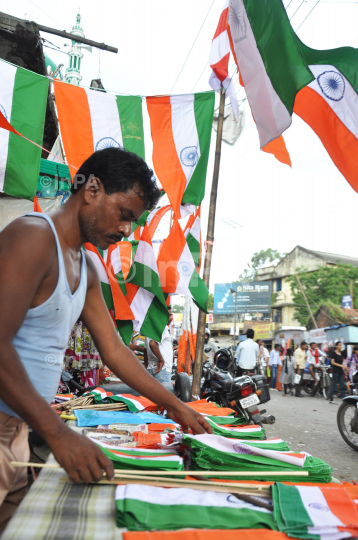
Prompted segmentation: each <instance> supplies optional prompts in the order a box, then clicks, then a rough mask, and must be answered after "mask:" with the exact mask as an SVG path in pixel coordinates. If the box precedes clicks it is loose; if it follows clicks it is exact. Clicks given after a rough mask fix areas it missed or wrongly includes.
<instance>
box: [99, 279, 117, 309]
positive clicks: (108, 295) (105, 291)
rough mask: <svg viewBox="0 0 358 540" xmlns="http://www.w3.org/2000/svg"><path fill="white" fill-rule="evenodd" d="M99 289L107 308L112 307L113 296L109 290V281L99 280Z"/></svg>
mask: <svg viewBox="0 0 358 540" xmlns="http://www.w3.org/2000/svg"><path fill="white" fill-rule="evenodd" d="M101 289H102V295H103V298H104V301H105V302H106V306H107V308H108V309H114V303H113V296H112V291H111V286H110V284H109V283H104V282H103V281H101Z"/></svg>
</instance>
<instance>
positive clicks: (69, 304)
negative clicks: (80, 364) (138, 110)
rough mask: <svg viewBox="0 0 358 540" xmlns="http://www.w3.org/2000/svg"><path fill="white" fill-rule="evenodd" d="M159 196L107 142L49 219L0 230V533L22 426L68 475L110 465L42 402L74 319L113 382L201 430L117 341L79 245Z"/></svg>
mask: <svg viewBox="0 0 358 540" xmlns="http://www.w3.org/2000/svg"><path fill="white" fill-rule="evenodd" d="M159 194H160V192H159V190H158V189H157V187H156V184H155V182H154V181H153V172H152V171H151V170H150V169H149V168H148V166H147V165H146V163H145V162H144V161H143V160H142V159H141V158H140V157H138V156H137V155H135V154H132V153H130V152H126V151H124V150H122V149H118V148H107V149H105V150H102V151H99V152H95V153H94V154H93V155H92V156H90V158H88V159H87V160H86V161H85V162H84V164H83V165H82V166H81V167H80V169H79V171H78V173H77V175H76V177H75V179H74V183H73V186H72V195H71V197H70V199H69V200H68V202H67V203H66V204H65V205H64V206H63V207H61V209H60V210H58V211H56V212H54V213H52V214H51V216H50V219H49V218H48V216H47V218H46V216H45V218H44V215H42V214H37V215H32V216H31V215H30V216H26V217H22V218H19V219H16V220H15V221H13V222H12V223H10V224H9V225H8V226H7V227H6V228H5V229H4V230H3V231H2V232H1V233H0V299H1V310H0V343H1V348H0V535H1V531H2V530H3V528H4V526H5V524H6V522H7V521H8V520H9V518H10V517H11V515H12V513H13V512H14V511H15V509H16V507H17V505H18V504H19V502H20V500H21V498H22V497H23V495H24V491H25V487H26V468H24V469H13V468H12V467H11V466H10V461H11V460H17V461H28V458H29V451H28V444H27V425H30V426H31V427H32V428H33V429H34V430H35V431H36V432H37V433H38V434H39V435H40V436H41V437H43V439H44V440H45V441H46V443H47V444H48V445H49V447H50V449H51V450H52V452H53V454H54V456H55V458H56V460H57V461H58V463H59V464H60V465H61V466H62V467H63V468H64V469H65V470H66V471H67V473H68V475H69V477H70V478H71V479H72V480H73V481H74V482H90V481H93V480H95V481H96V480H99V479H100V478H101V477H102V475H103V471H105V473H106V475H107V477H108V478H112V477H113V474H114V471H113V465H112V463H111V461H109V460H108V458H107V457H106V456H105V455H104V454H103V453H102V451H101V450H100V449H99V447H98V446H96V445H95V444H93V443H92V442H91V441H90V440H89V439H88V438H86V437H83V436H82V435H79V434H78V433H75V432H74V431H72V430H70V429H69V428H68V427H67V426H66V425H65V424H64V423H63V422H62V420H61V419H60V418H59V417H58V415H57V414H56V413H55V411H54V410H53V409H51V407H50V406H49V403H50V402H51V400H52V399H53V397H54V393H55V392H56V388H57V386H56V385H57V384H58V382H59V376H60V372H61V366H62V360H63V353H64V350H65V347H66V343H67V339H68V337H69V333H70V330H71V327H72V325H73V324H74V323H75V322H76V320H77V318H78V317H79V316H80V318H81V320H82V321H83V323H84V324H85V325H86V327H87V328H88V329H89V331H90V333H91V335H92V337H93V339H94V341H95V343H96V346H97V348H98V350H99V353H100V355H101V358H102V359H103V360H104V362H105V363H106V365H107V366H108V367H109V368H110V369H111V370H112V371H113V372H114V373H115V374H116V375H117V376H118V377H119V378H120V379H121V380H122V381H124V382H125V383H126V384H128V385H129V386H130V387H132V388H133V389H135V390H137V391H138V392H139V393H140V394H141V395H143V396H146V397H147V398H148V399H150V400H152V401H154V402H155V403H157V404H158V405H161V406H162V407H164V408H165V409H166V410H167V411H168V413H169V416H170V417H171V418H172V419H173V420H176V421H178V422H179V423H181V424H182V425H183V426H185V427H190V428H191V429H192V430H193V432H194V433H204V432H205V430H206V431H208V432H209V433H210V432H211V429H210V426H209V425H208V423H207V422H206V420H205V419H204V418H203V416H201V415H200V414H198V413H196V412H195V411H194V410H193V409H191V408H189V407H187V405H185V404H184V403H182V402H181V401H179V400H178V399H177V398H176V397H175V396H174V395H173V394H172V393H170V392H169V391H168V390H167V389H166V388H165V387H164V386H163V385H162V384H160V383H159V382H158V381H157V380H155V378H154V377H152V376H151V375H150V374H149V373H148V372H147V371H146V370H145V368H144V367H143V366H142V365H141V363H140V362H139V361H138V360H137V358H136V356H135V355H134V354H133V353H132V352H131V351H130V349H129V348H127V347H125V346H124V345H123V344H122V343H121V341H120V340H119V338H118V335H117V333H116V331H115V328H114V325H113V322H112V320H111V318H110V315H109V313H108V309H107V307H106V304H105V302H104V299H103V296H102V293H101V286H100V281H99V277H98V275H97V272H96V269H95V267H94V265H93V263H92V261H91V259H90V257H89V256H88V255H87V254H86V255H84V256H83V255H82V253H83V251H81V247H82V246H83V244H85V243H86V242H90V243H92V244H94V245H95V246H96V247H98V248H101V249H107V248H108V247H109V246H110V245H111V244H114V243H116V242H118V241H120V240H121V239H122V238H124V237H128V236H129V235H130V233H131V223H132V222H133V221H135V220H137V219H138V218H139V217H140V216H141V215H142V213H143V212H144V211H145V210H147V209H151V208H153V207H154V206H155V205H156V204H157V201H158V198H159ZM41 216H42V218H41ZM40 337H41V339H40ZM61 355H62V356H61ZM49 358H50V359H51V361H49ZM42 359H43V361H42ZM39 374H41V380H40V381H39V378H40V375H39ZM52 394H53V395H52ZM84 456H86V457H85V459H84Z"/></svg>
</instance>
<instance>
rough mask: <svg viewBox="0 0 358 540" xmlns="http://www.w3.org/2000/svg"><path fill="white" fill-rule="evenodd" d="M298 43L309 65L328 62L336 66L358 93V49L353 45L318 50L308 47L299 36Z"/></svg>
mask: <svg viewBox="0 0 358 540" xmlns="http://www.w3.org/2000/svg"><path fill="white" fill-rule="evenodd" d="M297 43H298V46H299V48H300V51H301V53H302V55H303V56H304V58H305V60H306V61H307V63H308V64H309V65H315V64H321V65H322V64H323V65H326V64H328V65H332V66H335V67H336V68H337V69H339V71H340V72H341V73H343V75H344V76H345V77H346V79H347V80H348V81H349V82H350V83H351V85H352V86H353V88H354V90H355V91H356V92H357V94H358V70H357V66H358V49H354V48H353V47H339V48H338V49H327V50H326V51H316V50H315V49H310V48H309V47H307V45H305V44H304V43H302V41H300V40H299V39H298V38H297Z"/></svg>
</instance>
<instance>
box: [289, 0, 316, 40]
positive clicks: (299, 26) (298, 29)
mask: <svg viewBox="0 0 358 540" xmlns="http://www.w3.org/2000/svg"><path fill="white" fill-rule="evenodd" d="M320 1H321V0H317V2H316V3H315V5H314V6H313V8H312V9H311V11H310V12H309V14H308V15H307V17H306V18H305V19H303V21H302V22H301V24H300V26H299V27H298V28H297V30H295V32H298V30H299V29H300V28H301V26H302V25H303V23H304V22H305V20H306V19H307V18H308V17H309V16H310V15H311V13H312V11H313V10H314V8H315V7H317V6H318V4H319V3H320Z"/></svg>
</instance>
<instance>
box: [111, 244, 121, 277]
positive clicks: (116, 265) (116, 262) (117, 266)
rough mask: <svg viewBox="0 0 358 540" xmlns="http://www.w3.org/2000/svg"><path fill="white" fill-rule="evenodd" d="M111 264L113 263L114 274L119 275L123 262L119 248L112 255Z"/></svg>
mask: <svg viewBox="0 0 358 540" xmlns="http://www.w3.org/2000/svg"><path fill="white" fill-rule="evenodd" d="M111 263H112V268H113V272H114V273H115V274H118V272H120V271H121V270H122V261H121V255H120V252H119V247H118V246H117V247H116V249H114V250H113V251H112V253H111Z"/></svg>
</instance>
